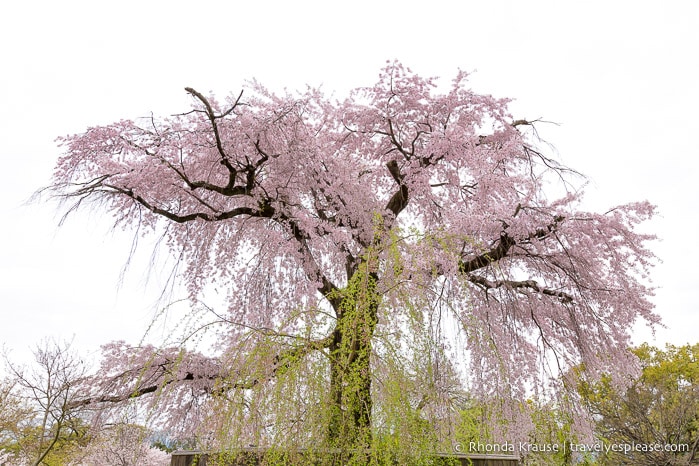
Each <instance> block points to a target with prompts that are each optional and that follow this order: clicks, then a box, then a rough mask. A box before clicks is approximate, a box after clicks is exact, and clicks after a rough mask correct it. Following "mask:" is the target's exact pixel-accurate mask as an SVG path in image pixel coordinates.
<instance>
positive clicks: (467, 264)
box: [459, 232, 515, 274]
mask: <svg viewBox="0 0 699 466" xmlns="http://www.w3.org/2000/svg"><path fill="white" fill-rule="evenodd" d="M514 245H515V240H514V239H513V238H512V237H511V236H509V235H508V234H507V233H505V232H502V233H501V234H500V240H499V241H498V244H497V246H495V247H494V248H492V249H491V250H490V251H486V252H485V253H483V254H481V255H478V256H476V257H474V258H472V259H470V260H467V261H464V260H461V261H459V272H461V273H463V274H469V273H471V272H474V271H476V270H478V269H481V268H483V267H486V266H488V265H489V264H491V263H492V262H497V261H499V260H500V259H502V258H503V257H505V256H506V255H507V252H508V251H509V250H510V248H511V247H512V246H514Z"/></svg>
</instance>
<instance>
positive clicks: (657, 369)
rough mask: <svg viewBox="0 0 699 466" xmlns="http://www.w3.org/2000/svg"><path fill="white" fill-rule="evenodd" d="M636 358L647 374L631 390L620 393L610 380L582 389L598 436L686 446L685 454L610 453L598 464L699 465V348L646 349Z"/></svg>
mask: <svg viewBox="0 0 699 466" xmlns="http://www.w3.org/2000/svg"><path fill="white" fill-rule="evenodd" d="M634 353H635V354H636V355H638V357H639V358H640V360H641V364H642V366H643V372H642V374H641V376H640V377H639V378H638V379H637V380H636V381H635V382H634V383H633V384H632V385H631V386H630V387H629V388H628V389H627V390H625V391H623V392H621V393H619V391H618V390H616V389H615V387H614V386H613V385H612V384H611V382H610V379H609V378H604V379H603V380H602V381H601V382H599V383H597V384H589V383H582V384H581V386H580V392H581V394H582V396H583V399H584V400H585V402H586V403H587V406H588V407H589V409H590V410H591V412H592V413H593V414H594V415H595V416H596V418H597V419H598V423H597V433H598V435H599V436H600V438H601V439H602V440H603V441H604V442H605V443H606V444H608V445H613V444H626V445H632V444H637V445H641V446H648V445H649V446H653V447H654V448H655V445H660V446H662V447H664V446H666V445H667V446H670V447H671V448H672V447H679V446H680V445H684V447H683V450H682V451H664V449H663V450H662V451H631V452H610V453H609V454H606V455H603V456H602V457H601V458H600V464H605V465H606V464H610V465H612V464H614V465H618V464H629V465H648V466H651V465H658V464H667V465H690V464H699V457H697V449H698V448H699V344H695V345H685V346H680V347H678V346H673V345H668V346H667V347H666V349H665V351H663V350H660V349H658V348H654V347H652V346H649V345H647V344H644V345H642V346H640V347H639V348H637V349H635V350H634ZM685 447H686V448H685Z"/></svg>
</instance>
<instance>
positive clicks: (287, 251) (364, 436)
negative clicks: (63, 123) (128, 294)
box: [52, 63, 657, 463]
mask: <svg viewBox="0 0 699 466" xmlns="http://www.w3.org/2000/svg"><path fill="white" fill-rule="evenodd" d="M465 83H466V74H465V73H459V74H458V75H457V77H456V79H455V80H454V82H453V85H452V86H451V88H450V89H448V90H447V91H446V92H445V93H440V92H438V90H437V86H436V82H435V80H433V79H425V78H422V77H420V76H417V75H415V74H413V73H412V72H410V71H409V70H407V69H405V68H404V67H403V66H401V65H400V64H397V63H392V64H389V65H388V66H387V67H386V68H385V69H384V70H383V71H382V73H381V74H380V77H379V81H378V83H377V84H376V85H374V86H372V87H368V88H360V89H357V90H356V91H354V92H353V93H352V94H351V95H350V97H349V98H348V99H346V100H344V101H342V102H337V101H333V100H331V99H329V98H327V97H325V96H324V95H323V94H322V93H321V92H320V91H319V90H316V89H309V90H307V91H305V92H303V93H300V94H293V95H292V94H285V95H281V96H280V95H276V94H274V93H272V92H270V91H268V90H267V89H265V88H264V87H262V86H261V85H259V84H257V83H253V84H252V85H251V86H250V87H251V89H250V91H251V93H250V96H248V97H245V98H244V97H243V93H242V92H241V93H240V94H239V95H237V96H235V97H234V98H231V99H228V100H226V101H224V102H219V101H217V100H216V99H215V98H214V97H212V96H205V95H203V94H201V93H200V92H198V91H196V90H194V89H192V88H186V91H187V93H189V94H190V95H191V96H192V98H193V100H194V107H193V109H192V110H191V111H189V112H187V113H185V114H182V115H177V116H174V117H172V118H166V119H162V120H156V119H155V118H149V119H146V120H144V121H140V122H132V121H128V120H122V121H120V122H117V123H115V124H112V125H109V126H104V127H93V128H89V129H88V130H87V131H86V132H85V133H83V134H79V135H75V136H68V137H64V138H62V139H61V144H62V146H63V148H64V150H65V155H64V156H63V157H62V158H61V159H60V160H59V162H58V165H57V167H56V171H55V174H54V184H53V186H52V189H53V191H54V192H55V193H57V194H58V195H59V196H61V197H62V198H64V199H66V200H68V201H73V202H74V203H73V204H72V205H71V210H72V209H73V208H76V207H78V206H79V205H81V204H83V203H84V202H88V201H92V202H93V205H94V206H95V207H96V208H98V209H100V210H104V211H105V212H110V213H111V214H112V215H113V216H114V218H115V222H116V224H117V225H121V226H124V227H134V228H136V230H137V231H138V232H143V233H144V234H145V233H146V232H156V233H158V234H161V235H162V237H163V244H166V245H167V247H169V248H170V249H171V250H172V252H173V253H174V255H175V257H177V258H178V260H179V262H178V264H181V266H182V267H181V270H180V269H179V268H178V270H179V277H180V278H181V279H182V282H183V283H184V285H185V286H186V287H187V290H188V292H189V295H190V298H191V301H192V303H197V302H200V301H202V300H203V301H206V299H207V297H208V298H209V299H213V298H212V296H213V295H214V294H215V290H219V295H218V296H219V297H220V298H223V300H224V301H225V303H226V304H225V305H224V309H216V310H215V311H214V312H215V314H216V315H217V316H218V322H219V323H220V324H221V328H222V331H221V334H220V337H219V342H220V346H219V350H220V351H219V354H218V355H216V357H204V355H201V354H198V353H189V352H185V351H184V350H182V351H180V350H178V349H175V348H172V349H162V350H160V351H157V352H154V351H152V348H149V349H147V350H143V349H137V348H124V347H120V348H119V349H118V350H117V349H116V347H115V346H112V347H110V349H109V350H108V352H107V354H106V359H105V366H104V369H105V371H104V372H103V373H102V375H101V376H100V377H101V379H99V378H98V379H96V382H95V389H96V390H98V393H96V394H95V395H94V396H93V397H91V398H89V399H86V400H85V403H103V404H110V403H111V402H121V401H124V400H127V399H130V398H134V397H139V396H142V395H147V394H155V393H159V394H160V395H161V400H163V401H164V400H167V399H170V400H177V402H176V403H172V404H170V405H169V406H170V407H169V408H163V409H169V410H170V411H169V413H168V414H169V415H170V416H171V418H173V419H178V420H179V421H181V422H180V425H181V424H182V421H183V420H186V419H188V416H189V415H191V414H193V413H195V412H196V416H193V418H196V419H201V416H209V417H208V419H209V421H208V422H210V423H212V424H214V423H215V422H214V420H213V419H214V418H216V419H217V421H216V423H217V424H216V425H218V426H219V427H220V429H222V430H223V431H225V432H226V433H227V434H226V437H227V438H229V439H230V438H237V439H239V440H241V439H247V440H250V441H251V443H256V444H257V443H259V442H265V441H267V442H269V441H272V440H271V439H273V441H274V442H275V443H276V444H282V445H284V444H289V443H288V442H291V444H296V445H301V446H303V445H306V446H308V445H319V444H323V445H326V446H327V447H333V448H339V449H340V450H341V451H343V452H345V453H346V454H347V455H348V457H349V456H351V457H353V458H354V460H356V461H357V462H358V463H363V462H366V461H368V460H367V458H366V457H364V455H365V453H364V452H366V451H367V449H370V447H371V446H372V445H374V444H375V443H376V441H377V437H376V435H377V434H378V433H379V432H383V433H385V434H387V435H394V434H396V433H398V432H400V431H401V425H402V423H404V421H406V420H410V419H415V416H417V417H418V418H420V419H423V420H424V419H426V418H427V417H429V416H427V415H426V414H425V413H427V412H428V411H429V412H431V413H433V415H431V416H432V417H431V418H432V419H433V421H434V422H437V421H436V419H438V418H441V419H442V420H447V419H449V416H452V414H449V413H453V412H455V410H454V409H451V408H453V407H454V406H451V407H450V404H452V405H453V404H454V403H457V404H458V400H459V399H460V396H461V395H460V393H462V389H463V380H461V381H459V372H460V370H459V368H458V366H459V365H460V364H461V363H460V362H459V363H458V364H457V363H456V362H455V361H466V363H465V364H466V370H467V371H468V372H467V374H466V376H467V378H468V380H470V382H471V384H472V387H471V388H472V391H473V393H474V394H475V395H478V394H489V395H491V396H494V395H497V396H502V397H506V398H523V397H524V395H525V393H528V392H529V391H530V390H532V389H534V390H538V389H540V388H542V387H544V386H545V385H546V383H547V380H549V377H550V376H554V379H555V376H556V375H557V374H558V373H559V371H560V370H566V369H567V368H569V367H572V366H574V365H576V364H578V363H580V362H584V363H585V367H586V368H587V369H588V370H589V371H590V373H591V374H593V375H594V374H599V373H601V372H603V371H605V370H609V369H612V368H613V369H615V371H614V373H615V374H620V372H623V371H624V370H627V369H626V368H628V370H633V369H632V368H633V367H635V364H634V358H633V357H632V356H631V355H630V354H629V353H628V352H627V351H626V348H627V347H628V342H629V340H628V331H629V329H630V327H631V325H632V324H633V323H634V322H635V321H636V319H638V318H641V319H645V320H646V321H648V322H650V323H654V322H657V317H656V316H655V315H654V314H653V313H652V306H651V304H650V302H649V301H648V296H649V294H650V292H651V291H650V289H649V288H647V287H646V285H644V282H643V281H642V280H643V279H645V278H646V277H647V274H648V271H649V267H650V266H651V265H652V262H653V256H652V254H651V253H650V252H649V250H648V249H646V247H645V243H646V241H647V240H649V239H651V238H652V237H651V236H648V235H643V234H639V233H637V232H635V231H634V227H635V225H636V224H637V223H639V222H641V221H643V220H644V219H647V218H648V217H649V216H651V215H652V212H653V208H652V206H650V205H649V204H648V203H643V202H642V203H636V204H629V205H624V206H619V207H615V208H613V209H611V210H609V211H608V212H606V213H604V214H597V213H591V212H584V211H581V210H579V208H578V202H579V200H580V198H581V191H578V190H569V189H568V188H569V187H570V185H568V184H567V182H566V177H567V176H568V175H571V174H574V172H572V171H571V170H569V169H567V168H565V167H563V166H562V165H560V164H558V163H557V162H555V161H554V160H552V159H551V158H548V157H546V156H545V155H544V154H543V153H542V152H540V151H539V150H537V149H536V147H535V146H534V144H533V142H532V141H531V138H530V137H529V136H527V133H526V131H525V129H526V128H529V127H531V124H532V123H531V122H529V121H525V120H513V119H512V118H511V117H510V115H509V114H508V112H507V101H506V100H498V99H495V98H493V97H491V96H483V95H478V94H476V93H474V92H472V91H470V90H468V89H467V88H466V86H465ZM552 181H554V182H556V181H559V182H560V181H562V183H559V184H558V186H559V187H563V188H565V191H561V190H560V189H559V191H560V192H561V193H562V194H561V195H560V196H555V195H552V194H551V191H548V194H547V189H546V188H547V186H548V184H549V183H550V182H552ZM217 299H218V298H217ZM457 334H458V335H457ZM421 342H422V343H426V344H427V346H428V347H429V348H430V349H429V351H427V352H425V351H424V350H425V345H422V344H421ZM450 342H451V343H450ZM457 342H462V345H461V346H459V345H457V344H456V343H457ZM457 350H458V351H457ZM125 354H130V355H131V356H130V357H125ZM455 364H456V365H455ZM462 369H463V367H462ZM389 374H391V377H393V376H396V377H403V378H404V380H406V381H408V380H409V381H412V383H411V387H412V388H411V389H410V390H409V391H407V392H400V390H399V391H398V392H396V391H395V390H393V391H391V387H394V388H395V384H391V383H390V381H388V375H389ZM455 381H456V383H455ZM185 386H188V387H189V388H187V389H184V388H183V387H185ZM455 387H456V388H459V390H456V389H455ZM185 396H189V398H188V399H189V402H188V403H186V404H183V402H182V399H183V397H185ZM207 396H213V397H214V398H215V400H214V402H213V403H214V404H206V402H204V401H202V400H203V398H202V397H207ZM397 400H401V402H402V403H403V404H404V406H406V405H407V408H409V411H410V413H412V414H410V415H408V414H407V413H406V412H404V411H401V410H400V409H394V408H393V407H391V406H395V403H396V402H397ZM163 406H167V405H163ZM183 406H187V407H188V411H186V412H185V411H183V408H182V407H183ZM214 406H216V408H214ZM223 407H226V409H223ZM223 412H226V413H228V416H221V413H223ZM440 412H441V413H442V414H441V415H437V413H440ZM410 422H413V421H410ZM412 425H420V423H413V424H412ZM250 426H256V427H255V428H254V429H252V430H250V429H251V427H250ZM246 429H248V430H246ZM422 430H423V428H422V427H420V428H419V429H418V431H420V432H422ZM448 430H449V429H447V431H448ZM418 437H419V435H418V434H411V436H409V437H408V438H418ZM381 438H382V439H385V436H384V434H382V436H381ZM265 439H266V440H265ZM247 440H246V441H247ZM285 442H286V443H285ZM346 459H347V458H346Z"/></svg>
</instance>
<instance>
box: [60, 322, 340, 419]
mask: <svg viewBox="0 0 699 466" xmlns="http://www.w3.org/2000/svg"><path fill="white" fill-rule="evenodd" d="M332 341H333V340H332V335H331V336H328V337H325V338H322V339H320V340H312V341H307V342H306V343H305V344H302V345H297V346H294V347H292V348H289V349H287V350H284V351H281V352H279V353H278V354H277V355H275V356H274V358H273V359H272V364H270V365H269V366H268V367H267V368H266V371H264V373H263V374H262V375H261V376H259V377H254V378H250V379H248V380H240V381H234V380H233V379H235V377H234V376H233V375H232V374H229V373H225V372H213V373H207V372H204V371H196V370H195V369H194V367H196V366H197V364H193V365H192V366H193V367H192V368H188V370H185V371H182V370H181V369H180V368H179V365H180V364H183V362H182V361H180V360H178V359H174V360H166V361H164V362H162V363H160V364H147V365H146V366H145V367H136V368H130V369H129V370H127V371H125V372H123V373H122V374H120V375H118V376H116V377H115V378H114V379H113V381H114V382H117V383H118V380H119V379H124V378H129V377H131V378H134V379H139V376H141V375H142V374H143V373H144V372H148V371H152V370H153V369H156V371H155V373H151V374H149V377H148V380H149V383H147V384H145V385H142V386H138V385H137V386H136V387H135V388H133V389H130V390H127V391H125V392H123V393H120V394H111V395H107V394H104V395H98V396H93V397H85V398H81V399H77V400H74V401H72V402H70V403H69V405H68V408H69V409H75V408H78V407H84V406H90V405H99V404H105V403H108V404H117V403H122V402H125V401H127V400H130V399H135V398H140V397H142V396H145V395H148V394H151V393H156V392H160V391H162V390H163V389H164V388H165V387H168V386H170V385H176V384H184V383H188V382H196V381H207V382H209V383H208V384H206V385H205V386H203V387H200V390H201V392H202V394H205V395H216V394H224V393H226V392H227V391H230V390H249V389H252V388H254V387H255V386H257V385H259V384H262V383H265V382H268V381H270V380H272V379H274V378H275V377H276V376H278V375H281V374H283V373H284V372H285V371H286V370H288V369H289V368H291V367H292V365H293V364H294V363H295V362H296V361H299V360H300V359H302V358H304V357H306V356H307V355H309V354H310V353H312V352H314V351H320V350H323V349H327V348H329V347H330V346H331V344H332ZM178 372H179V373H181V375H180V376H174V377H173V376H172V374H177V373H178Z"/></svg>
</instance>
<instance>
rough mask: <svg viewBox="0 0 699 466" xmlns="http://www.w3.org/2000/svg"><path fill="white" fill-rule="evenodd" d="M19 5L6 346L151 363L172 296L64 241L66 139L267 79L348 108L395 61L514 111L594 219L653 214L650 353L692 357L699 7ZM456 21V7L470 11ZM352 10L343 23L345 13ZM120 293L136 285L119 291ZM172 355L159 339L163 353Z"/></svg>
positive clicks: (99, 246) (119, 242)
mask: <svg viewBox="0 0 699 466" xmlns="http://www.w3.org/2000/svg"><path fill="white" fill-rule="evenodd" d="M239 3H243V2H231V1H226V2H224V1H220V2H213V1H209V2H207V1H198V2H187V3H184V2H176V1H143V0H142V1H139V2H136V1H132V0H121V1H119V2H106V1H102V2H95V1H85V2H79V1H71V0H64V1H60V2H55V1H31V0H27V1H22V2H18V1H17V2H8V3H7V4H6V5H4V6H3V7H2V11H1V12H0V68H1V69H2V72H0V157H1V160H2V163H3V174H2V182H1V183H0V191H1V192H0V218H1V219H2V228H0V342H2V343H4V344H5V346H6V347H7V348H10V349H11V350H13V352H14V354H15V355H17V356H18V357H20V355H23V354H26V352H27V348H28V347H29V346H30V345H32V344H35V343H36V342H38V341H39V340H41V339H42V338H45V337H54V338H58V339H73V340H74V344H75V346H76V347H77V348H79V349H80V350H82V351H85V352H90V353H91V354H93V355H95V354H96V353H95V350H96V349H97V348H98V346H99V345H100V344H102V343H106V342H108V341H110V340H115V339H125V340H127V341H129V342H132V343H136V342H138V341H139V339H140V337H141V336H142V335H143V334H144V332H145V330H146V328H147V326H148V323H149V322H150V321H151V319H152V318H153V316H154V314H155V312H156V310H157V309H156V307H155V303H156V300H157V297H158V293H159V291H160V284H159V278H158V276H157V273H156V275H155V276H154V277H153V278H152V279H151V280H150V282H146V279H145V278H146V277H147V270H146V268H147V267H146V264H147V263H148V259H149V255H148V253H149V251H148V250H147V247H146V248H144V249H145V250H143V251H142V252H143V254H142V255H140V256H138V257H137V260H136V261H135V263H134V264H133V265H132V266H131V267H130V269H129V270H128V271H127V274H126V278H125V279H124V280H123V282H120V274H121V272H122V269H123V266H124V264H125V262H126V259H127V258H128V255H129V248H130V240H131V238H132V236H131V235H129V234H128V232H127V233H124V232H121V231H117V232H112V231H111V230H110V229H109V226H110V224H109V220H110V219H109V217H108V216H105V215H102V214H101V213H100V212H91V213H90V212H83V213H79V214H78V215H74V216H72V217H70V218H69V220H68V221H67V223H66V224H65V225H64V226H62V227H60V228H59V227H58V221H59V219H60V217H61V212H60V210H59V209H58V207H57V206H56V204H53V203H51V202H48V200H46V199H44V200H43V201H42V202H35V203H29V204H27V203H26V201H27V200H28V199H29V197H30V196H31V195H32V193H33V192H34V191H36V190H37V189H38V188H40V187H42V186H45V185H47V184H48V183H49V181H50V175H51V172H52V169H53V166H54V164H55V162H56V159H57V157H58V156H59V155H60V151H59V149H58V148H57V147H56V144H55V138H56V137H57V136H60V135H66V134H72V133H76V132H81V131H84V130H85V129H86V128H87V127H88V126H93V125H98V124H108V123H111V122H113V121H115V120H118V119H121V118H136V117H140V116H146V115H149V114H150V112H153V113H154V114H155V115H161V116H166V115H169V114H173V113H178V112H182V111H186V110H187V109H188V108H189V105H190V103H191V99H190V98H189V97H188V96H187V95H186V93H185V92H184V90H183V88H184V87H186V86H192V87H194V88H196V89H197V90H199V91H202V92H204V93H207V92H208V91H213V92H215V93H216V94H218V95H227V94H229V93H236V94H237V92H239V90H240V88H241V86H242V84H243V83H244V82H245V80H247V79H251V78H257V79H258V80H259V81H261V82H262V83H263V84H265V85H267V86H268V87H270V88H273V89H282V88H284V87H286V88H289V89H296V88H300V87H302V86H304V85H305V84H306V83H308V84H311V85H314V86H317V85H322V87H323V88H324V89H325V90H326V91H328V92H334V93H335V94H336V95H338V96H342V95H343V94H344V93H345V92H346V91H347V90H348V89H350V88H353V87H357V86H363V85H371V84H373V83H374V82H375V80H376V77H377V75H378V72H379V69H380V68H381V67H382V66H383V65H384V64H385V62H386V60H392V59H398V60H400V61H402V62H403V63H404V64H405V65H407V66H409V67H411V68H412V69H413V70H414V71H417V72H419V73H420V74H423V75H429V76H440V77H443V78H444V80H445V82H449V81H450V80H451V78H452V77H453V76H454V75H455V73H456V72H457V70H458V69H459V68H461V69H464V70H468V71H471V72H473V74H472V77H471V83H472V85H473V87H474V89H476V90H478V91H481V92H484V93H490V94H494V95H496V96H498V97H512V98H515V99H516V100H515V102H514V103H513V104H512V111H513V113H514V116H515V117H517V118H528V119H535V118H542V119H544V120H548V121H552V122H556V123H557V125H552V124H551V125H544V126H541V127H540V128H539V130H540V132H541V134H542V136H543V137H544V138H545V139H546V140H547V141H548V142H549V143H551V144H553V145H554V146H555V148H556V151H557V152H558V154H559V156H560V158H561V159H562V161H563V162H564V163H565V164H567V165H569V166H571V167H573V168H576V169H578V170H579V171H582V172H583V173H585V174H586V175H587V176H588V177H589V179H590V184H589V186H588V188H587V192H588V204H587V205H588V206H589V207H590V208H591V209H595V210H604V211H606V210H607V209H608V208H609V207H612V206H614V205H618V204H620V203H625V202H630V201H635V200H643V199H649V200H650V201H651V202H653V203H655V204H657V205H658V207H659V210H660V216H659V217H658V218H656V219H655V220H654V221H653V222H650V223H648V224H647V225H645V227H644V228H645V230H646V231H649V232H654V233H657V234H658V236H660V237H661V238H662V241H660V242H658V243H656V244H655V245H654V246H653V248H654V250H655V251H656V253H657V254H658V256H659V257H660V258H661V259H662V261H663V263H662V264H661V265H659V266H658V267H657V269H656V271H655V274H654V281H655V284H656V285H657V286H658V287H659V289H658V291H657V295H656V299H655V303H656V305H657V312H658V313H659V314H660V315H661V316H663V318H664V321H665V323H666V325H667V328H665V329H658V331H657V334H656V336H655V339H652V336H651V335H650V333H649V332H648V331H647V330H646V329H643V328H640V329H637V331H636V332H635V338H636V341H637V342H641V341H651V342H653V343H655V344H664V343H665V342H672V343H676V344H684V343H687V342H692V343H694V342H697V340H698V338H697V334H698V329H699V312H697V311H698V306H697V304H696V302H697V298H696V292H697V290H699V274H698V273H697V264H699V248H697V247H696V245H695V242H696V239H695V238H696V237H697V235H698V232H697V229H698V227H699V222H698V221H697V213H698V210H699V209H698V207H697V202H698V201H699V196H698V195H697V186H698V184H699V170H698V166H699V165H698V163H697V144H696V139H697V129H696V127H697V115H696V114H697V109H698V108H699V85H698V84H697V83H699V76H698V73H697V66H698V63H699V60H698V59H697V57H698V53H699V52H698V51H699V7H698V6H697V5H699V3H697V2H694V1H663V2H660V1H609V0H604V1H585V2H582V1H575V2H573V1H561V0H557V1H538V0H530V1H527V2H514V1H513V2H508V1H463V2H456V1H452V2H446V1H434V0H433V1H432V2H411V1H400V2H398V1H396V2H379V1H377V0H374V1H373V2H370V1H363V0H362V1H356V0H355V1H351V2H343V3H338V2H283V1H278V2H270V1H268V2H265V1H256V2H245V3H246V6H239V5H237V4H239ZM457 4H458V5H460V6H456V5H457ZM339 5H341V6H339ZM120 283H121V284H120ZM156 337H157V335H156Z"/></svg>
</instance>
